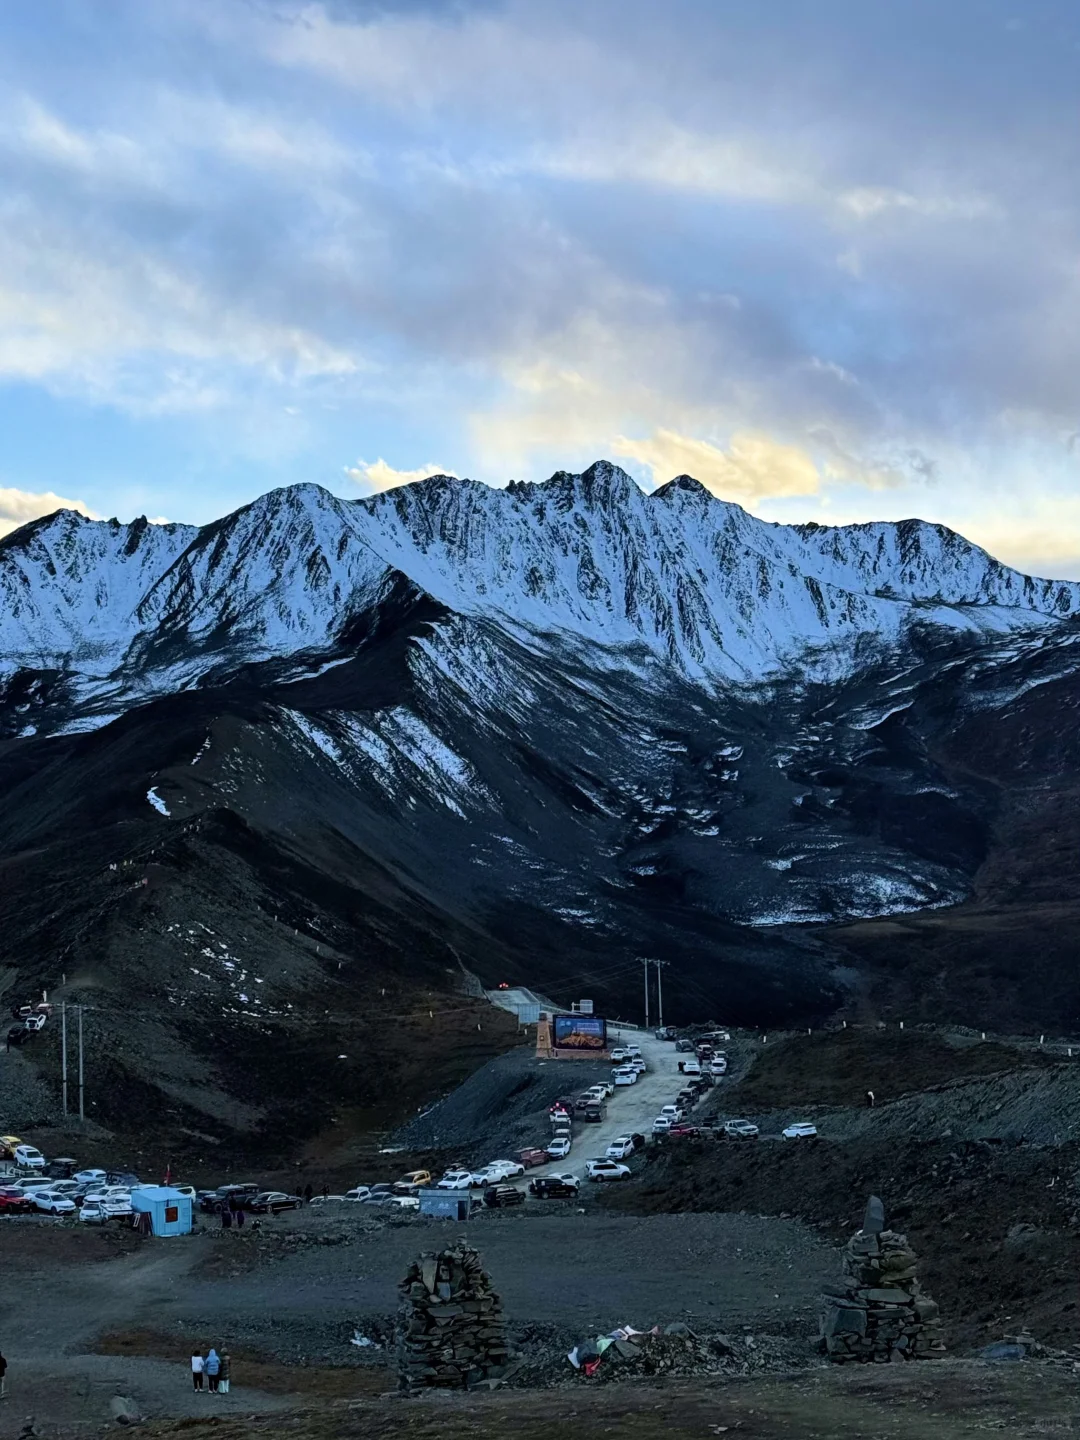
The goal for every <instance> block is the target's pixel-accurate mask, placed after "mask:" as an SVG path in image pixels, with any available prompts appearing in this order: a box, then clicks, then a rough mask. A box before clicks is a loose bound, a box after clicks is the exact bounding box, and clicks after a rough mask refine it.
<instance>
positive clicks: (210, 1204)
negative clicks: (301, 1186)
mask: <svg viewBox="0 0 1080 1440" xmlns="http://www.w3.org/2000/svg"><path fill="white" fill-rule="evenodd" d="M113 1173H114V1172H110V1174H109V1183H110V1184H116V1183H119V1182H117V1181H114V1180H113V1178H112V1175H113ZM135 1183H136V1185H137V1184H138V1183H139V1182H138V1181H137V1180H136V1182H135ZM264 1193H265V1192H264V1190H263V1188H262V1186H261V1185H219V1186H218V1188H217V1189H216V1190H208V1191H207V1192H206V1193H205V1194H204V1195H202V1196H201V1197H200V1199H199V1208H200V1210H207V1211H209V1212H210V1213H211V1214H213V1212H214V1211H215V1210H220V1209H221V1207H222V1205H226V1206H228V1205H231V1204H234V1205H236V1206H241V1205H242V1206H243V1208H244V1209H245V1210H249V1209H250V1208H251V1202H252V1200H254V1199H255V1196H256V1195H262V1194H264Z"/></svg>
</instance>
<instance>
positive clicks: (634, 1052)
mask: <svg viewBox="0 0 1080 1440" xmlns="http://www.w3.org/2000/svg"><path fill="white" fill-rule="evenodd" d="M626 1053H627V1055H629V1056H630V1058H631V1060H634V1059H637V1058H638V1057H639V1056H640V1055H641V1046H640V1045H639V1044H638V1043H637V1042H636V1041H631V1042H630V1044H629V1045H627V1047H626Z"/></svg>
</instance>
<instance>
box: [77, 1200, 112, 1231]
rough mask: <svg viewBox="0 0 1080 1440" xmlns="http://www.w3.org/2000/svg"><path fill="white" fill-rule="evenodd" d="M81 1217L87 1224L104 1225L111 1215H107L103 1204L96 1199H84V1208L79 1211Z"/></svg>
mask: <svg viewBox="0 0 1080 1440" xmlns="http://www.w3.org/2000/svg"><path fill="white" fill-rule="evenodd" d="M79 1219H80V1220H82V1221H85V1223H86V1224H87V1225H103V1224H104V1223H105V1221H106V1220H108V1219H109V1216H108V1215H106V1213H105V1211H104V1210H103V1209H102V1207H101V1205H100V1204H99V1203H98V1201H96V1200H84V1201H83V1203H82V1209H81V1210H80V1211H79Z"/></svg>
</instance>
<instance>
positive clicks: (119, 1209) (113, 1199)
mask: <svg viewBox="0 0 1080 1440" xmlns="http://www.w3.org/2000/svg"><path fill="white" fill-rule="evenodd" d="M87 1201H90V1202H91V1203H92V1204H97V1205H100V1206H101V1208H102V1209H103V1210H104V1211H105V1214H106V1215H130V1214H131V1191H130V1190H124V1189H123V1188H122V1187H121V1186H119V1185H112V1186H110V1187H109V1189H108V1190H95V1191H93V1192H92V1193H91V1194H89V1195H87V1196H86V1197H85V1199H84V1200H83V1204H84V1205H85V1204H86V1203H87Z"/></svg>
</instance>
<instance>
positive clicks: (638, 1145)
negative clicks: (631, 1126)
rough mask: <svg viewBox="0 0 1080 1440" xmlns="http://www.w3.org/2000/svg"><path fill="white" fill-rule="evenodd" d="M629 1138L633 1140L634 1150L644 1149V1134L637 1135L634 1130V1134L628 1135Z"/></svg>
mask: <svg viewBox="0 0 1080 1440" xmlns="http://www.w3.org/2000/svg"><path fill="white" fill-rule="evenodd" d="M630 1139H631V1140H632V1141H633V1142H634V1149H635V1150H644V1149H645V1136H644V1135H638V1134H637V1133H636V1132H635V1134H633V1135H631V1136H630Z"/></svg>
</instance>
